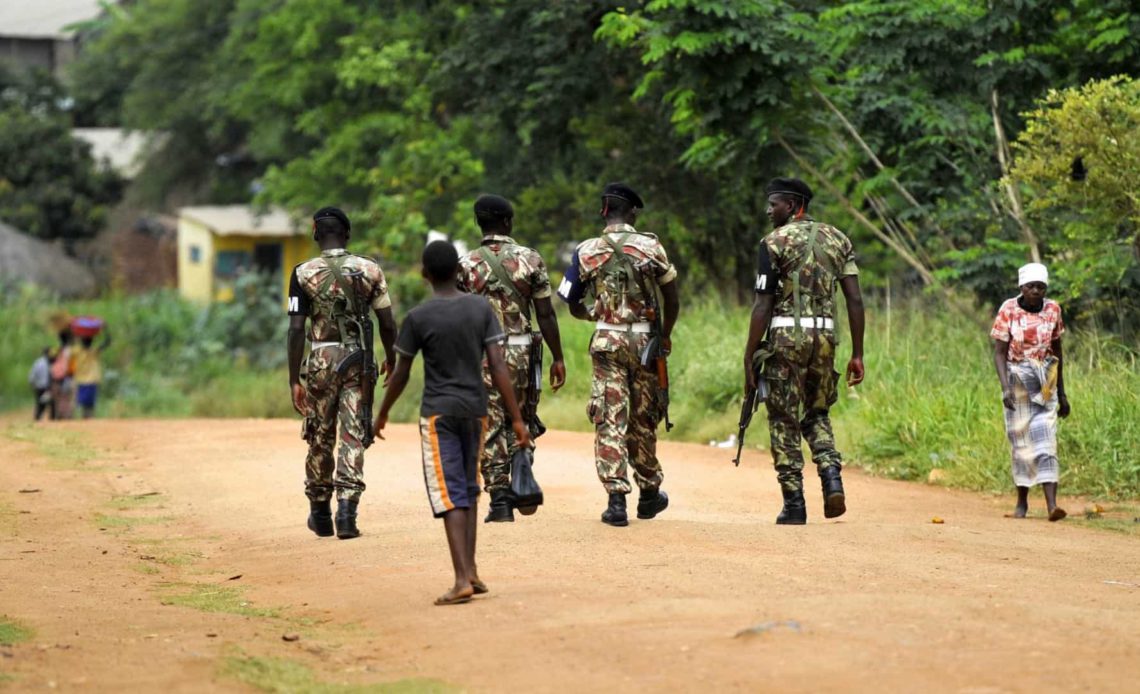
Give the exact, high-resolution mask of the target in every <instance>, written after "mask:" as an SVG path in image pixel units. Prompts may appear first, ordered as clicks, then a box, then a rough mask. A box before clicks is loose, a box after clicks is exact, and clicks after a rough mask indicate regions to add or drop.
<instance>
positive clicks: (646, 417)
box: [558, 183, 680, 526]
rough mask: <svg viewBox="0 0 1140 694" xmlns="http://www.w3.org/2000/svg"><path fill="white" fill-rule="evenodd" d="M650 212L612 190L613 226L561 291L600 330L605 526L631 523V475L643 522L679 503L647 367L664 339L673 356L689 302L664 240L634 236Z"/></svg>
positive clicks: (596, 397) (596, 386) (608, 210)
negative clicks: (682, 296) (666, 467)
mask: <svg viewBox="0 0 1140 694" xmlns="http://www.w3.org/2000/svg"><path fill="white" fill-rule="evenodd" d="M642 207H643V205H642V202H641V198H640V197H639V196H638V195H637V193H635V192H634V191H633V190H632V189H630V188H629V187H628V186H626V185H624V184H621V183H611V184H610V185H607V186H606V187H605V189H604V190H603V192H602V212H601V214H602V217H603V218H604V219H605V220H606V227H605V229H604V230H603V231H602V235H601V236H599V237H597V238H593V239H590V240H588V241H585V242H583V243H582V244H580V245H579V246H578V248H577V250H576V251H575V253H574V259H573V262H572V263H571V266H570V268H569V269H568V270H567V272H566V276H565V278H564V280H563V282H562V284H561V285H560V286H559V288H558V295H559V296H560V297H562V298H563V299H565V300H566V302H567V303H568V304H569V305H570V313H571V314H572V315H573V316H574V317H575V318H579V319H582V320H591V321H596V323H597V328H596V330H595V332H594V336H593V338H592V339H591V340H590V355H591V357H592V359H593V363H594V381H593V387H592V389H591V391H590V402H589V406H588V408H587V414H588V415H589V417H590V420H591V421H592V422H593V423H594V426H595V429H596V435H595V439H594V458H595V462H596V464H597V468H598V477H599V479H601V481H602V484H603V485H605V488H606V492H607V493H608V494H609V505H608V506H607V508H606V511H605V512H604V513H603V514H602V522H603V523H607V524H609V525H614V526H625V525H629V517H628V515H627V513H626V503H625V496H626V494H629V493H630V491H631V487H630V484H629V479H628V476H627V469H628V467H632V468H633V478H634V481H636V482H637V486H638V488H639V489H640V490H641V492H640V497H639V500H638V504H637V517H638V518H641V519H649V518H653V517H654V516H656V515H657V514H658V513H660V512H661V511H664V510H665V508H666V507H667V506H668V505H669V497H668V496H666V494H665V492H662V491H661V481H662V479H663V478H664V475H663V473H662V471H661V463H660V462H659V461H658V460H657V423H658V422H659V421H660V420H661V417H662V415H663V411H662V409H663V408H662V405H663V401H662V400H663V399H662V397H661V393H660V390H659V385H658V380H657V374H656V373H655V372H654V371H652V370H649V369H647V368H645V367H643V366H642V353H643V352H644V351H645V350H646V347H647V345H648V344H649V342H650V339H651V338H652V337H658V338H659V339H660V340H661V344H662V348H663V352H664V353H665V354H668V351H669V349H670V347H671V345H670V342H669V337H670V335H671V334H672V332H673V325H674V324H675V323H676V321H677V314H678V312H679V311H680V300H679V298H678V295H677V284H676V281H675V280H676V279H677V270H676V268H674V267H673V265H672V263H670V262H669V257H668V256H667V255H666V253H665V249H664V247H662V245H661V242H660V241H658V240H657V237H656V236H654V235H653V234H647V233H645V232H641V231H638V230H637V229H636V228H634V222H636V220H637V212H638V210H640V209H641V208H642ZM615 253H621V254H622V256H618V255H615ZM623 256H624V257H623ZM658 290H659V291H660V293H661V300H660V301H659V300H658V298H657V292H658ZM587 294H589V295H591V296H592V297H593V302H592V303H591V304H590V305H586V304H585V303H583V299H584V298H585V297H586V295H587ZM662 304H663V306H662ZM658 332H659V333H660V334H656V333H658Z"/></svg>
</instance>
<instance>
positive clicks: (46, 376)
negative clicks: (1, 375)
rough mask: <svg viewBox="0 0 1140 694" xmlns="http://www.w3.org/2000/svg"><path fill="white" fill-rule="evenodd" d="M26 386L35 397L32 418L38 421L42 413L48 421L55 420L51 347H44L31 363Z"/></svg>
mask: <svg viewBox="0 0 1140 694" xmlns="http://www.w3.org/2000/svg"><path fill="white" fill-rule="evenodd" d="M28 385H30V386H31V387H32V391H33V392H34V393H35V396H36V409H35V414H34V415H33V418H34V419H35V421H37V422H38V421H40V419H41V418H42V417H43V416H44V412H47V413H48V419H55V408H54V407H53V406H52V401H51V347H44V349H43V352H41V353H40V356H39V357H37V358H36V360H35V361H34V362H32V369H31V371H29V372H28Z"/></svg>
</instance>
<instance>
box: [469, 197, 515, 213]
mask: <svg viewBox="0 0 1140 694" xmlns="http://www.w3.org/2000/svg"><path fill="white" fill-rule="evenodd" d="M514 216H515V208H513V207H511V201H510V200H507V199H506V198H504V197H500V196H498V195H480V196H479V198H478V199H477V200H476V201H475V217H476V218H478V219H511V218H513V217H514Z"/></svg>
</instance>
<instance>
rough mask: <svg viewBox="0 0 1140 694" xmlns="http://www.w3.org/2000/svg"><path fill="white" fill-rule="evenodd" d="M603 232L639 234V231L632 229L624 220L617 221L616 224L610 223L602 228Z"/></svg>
mask: <svg viewBox="0 0 1140 694" xmlns="http://www.w3.org/2000/svg"><path fill="white" fill-rule="evenodd" d="M602 233H603V234H640V233H641V232H640V231H638V230H637V229H634V228H633V227H632V226H630V225H629V224H626V223H625V222H618V223H617V224H610V225H608V226H606V228H605V229H603V230H602Z"/></svg>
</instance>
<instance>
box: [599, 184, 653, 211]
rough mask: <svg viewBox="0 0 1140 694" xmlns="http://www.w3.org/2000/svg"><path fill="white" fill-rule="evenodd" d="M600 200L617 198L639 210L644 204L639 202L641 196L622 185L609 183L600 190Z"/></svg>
mask: <svg viewBox="0 0 1140 694" xmlns="http://www.w3.org/2000/svg"><path fill="white" fill-rule="evenodd" d="M602 198H603V199H604V198H617V199H619V200H625V201H626V202H628V203H629V204H631V205H633V206H634V207H636V208H638V209H640V208H642V207H645V203H643V202H642V201H641V196H640V195H638V194H637V193H635V192H634V190H633V188H630V187H629V186H627V185H626V184H624V183H609V184H607V185H606V187H605V188H603V189H602Z"/></svg>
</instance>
